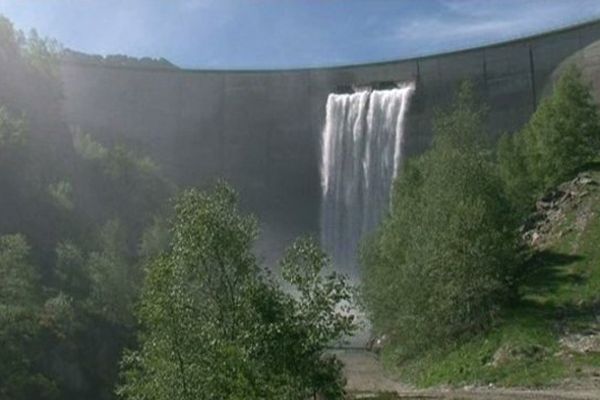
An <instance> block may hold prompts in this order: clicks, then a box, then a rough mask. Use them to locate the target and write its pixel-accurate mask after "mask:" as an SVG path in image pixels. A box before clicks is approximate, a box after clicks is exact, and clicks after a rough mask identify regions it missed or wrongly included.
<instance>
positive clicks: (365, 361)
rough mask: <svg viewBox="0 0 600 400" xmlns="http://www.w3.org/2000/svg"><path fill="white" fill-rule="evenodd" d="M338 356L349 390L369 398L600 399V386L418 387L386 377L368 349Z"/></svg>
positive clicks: (339, 352)
mask: <svg viewBox="0 0 600 400" xmlns="http://www.w3.org/2000/svg"><path fill="white" fill-rule="evenodd" d="M336 355H337V356H338V357H339V358H340V360H342V362H344V365H345V374H346V379H347V380H348V384H347V386H346V388H347V390H348V392H349V393H351V394H353V395H354V397H355V398H356V399H368V398H372V397H374V396H375V394H376V393H381V392H395V393H397V394H398V396H399V398H400V399H444V400H447V399H456V400H458V399H464V400H511V399H515V400H517V399H523V400H600V389H596V388H589V389H577V390H521V389H514V390H513V389H497V388H490V389H487V388H472V389H461V390H456V389H452V390H450V389H448V390H445V389H439V390H417V389H414V388H413V387H411V386H409V385H404V384H402V383H398V382H395V381H393V380H391V379H390V378H388V377H387V376H386V373H385V371H384V370H383V367H382V366H381V364H380V363H379V361H378V360H377V357H376V356H375V355H374V354H373V353H370V352H367V351H364V350H341V351H337V352H336Z"/></svg>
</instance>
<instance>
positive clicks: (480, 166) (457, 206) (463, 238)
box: [362, 84, 515, 355]
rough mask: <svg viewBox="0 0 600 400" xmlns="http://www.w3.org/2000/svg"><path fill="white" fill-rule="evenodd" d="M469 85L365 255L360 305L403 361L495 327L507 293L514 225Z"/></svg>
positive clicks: (400, 188)
mask: <svg viewBox="0 0 600 400" xmlns="http://www.w3.org/2000/svg"><path fill="white" fill-rule="evenodd" d="M482 120H483V118H482V111H480V110H478V109H477V108H476V107H475V103H474V100H473V95H472V89H471V86H470V85H469V84H464V85H463V86H462V88H461V91H460V93H459V96H458V99H457V101H456V104H455V105H454V106H453V108H452V109H450V110H449V111H448V112H446V113H442V114H440V115H438V117H437V119H436V122H435V127H434V129H435V139H434V143H433V147H432V149H431V150H430V151H428V152H427V153H425V154H424V155H423V156H421V157H419V158H418V159H415V160H410V161H409V162H408V164H407V165H406V166H405V167H404V169H403V171H402V172H401V174H400V176H399V178H398V181H397V182H396V183H395V187H394V193H393V201H392V210H391V213H390V215H389V216H388V217H387V218H386V220H385V221H384V223H383V225H382V227H381V228H380V229H379V231H378V232H377V233H376V235H375V237H373V238H372V239H371V240H370V241H369V242H368V243H367V244H366V245H365V247H364V249H363V253H362V262H363V265H364V267H365V273H364V288H363V294H364V300H365V303H366V306H367V311H368V313H369V315H370V317H371V320H372V321H373V324H374V327H375V330H376V331H379V332H380V333H385V334H387V335H388V336H391V338H392V339H393V340H395V341H397V342H398V343H399V344H400V345H401V348H402V349H403V351H404V352H405V354H406V355H414V354H417V353H419V352H421V351H424V350H427V349H429V348H430V347H434V346H444V345H447V344H449V343H452V342H454V341H457V340H459V339H460V338H462V337H464V336H465V335H468V334H472V333H474V332H478V331H481V330H483V329H485V328H486V327H488V326H489V324H490V322H491V321H492V319H493V316H494V314H495V312H496V310H497V309H498V306H499V304H500V303H501V302H502V301H503V299H504V298H505V297H506V294H507V292H509V290H510V287H511V281H512V275H513V266H514V260H513V254H514V243H515V234H514V232H515V229H514V227H515V221H514V219H513V218H512V217H511V212H510V210H511V209H510V205H509V202H508V200H507V199H506V196H505V195H504V192H503V191H502V185H501V184H500V181H499V178H498V177H497V176H496V174H495V169H494V166H493V163H492V162H491V160H490V157H489V151H487V149H486V147H485V143H484V138H485V137H486V135H485V132H484V129H483V122H482Z"/></svg>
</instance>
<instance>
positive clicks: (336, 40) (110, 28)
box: [0, 0, 600, 69]
mask: <svg viewBox="0 0 600 400" xmlns="http://www.w3.org/2000/svg"><path fill="white" fill-rule="evenodd" d="M0 13H1V14H4V15H5V16H7V17H9V18H10V19H11V20H12V21H13V22H14V23H15V25H16V27H17V28H19V29H24V30H29V29H31V28H36V29H37V30H38V32H40V33H41V34H42V35H44V36H50V37H53V38H55V39H57V40H59V41H60V42H61V43H62V44H63V45H64V46H65V47H68V48H72V49H75V50H79V51H84V52H88V53H95V54H103V55H105V54H127V55H131V56H137V57H141V56H149V57H165V58H167V59H169V60H170V61H171V62H173V63H175V64H177V65H179V66H182V67H188V68H218V69H240V68H295V67H310V66H322V65H340V64H356V63H364V62H374V61H384V60H392V59H398V58H405V57H412V56H417V55H424V54H431V53H435V52H440V51H449V50H454V49H461V48H466V47H471V46H476V45H481V44H484V43H490V42H498V41H503V40H507V39H511V38H514V37H519V36H523V35H528V34H532V33H537V32H542V31H544V30H547V29H551V28H555V27H558V26H565V25H569V24H572V23H575V22H580V21H582V20H588V19H591V18H594V17H597V18H600V1H599V0H0Z"/></svg>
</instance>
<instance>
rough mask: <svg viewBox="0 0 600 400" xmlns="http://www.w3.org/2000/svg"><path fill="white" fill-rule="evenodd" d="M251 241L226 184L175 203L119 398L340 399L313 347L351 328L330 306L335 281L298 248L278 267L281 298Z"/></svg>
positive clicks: (336, 370) (248, 222) (314, 254)
mask: <svg viewBox="0 0 600 400" xmlns="http://www.w3.org/2000/svg"><path fill="white" fill-rule="evenodd" d="M256 236H257V224H256V221H255V219H254V218H253V217H250V216H244V215H241V214H240V213H239V212H238V210H237V199H236V195H235V193H234V192H233V191H232V190H231V189H230V188H229V187H227V186H223V185H221V186H219V187H217V189H216V190H215V191H214V192H212V193H202V192H198V191H196V190H190V191H186V192H185V193H184V194H183V195H182V196H181V198H180V199H179V201H178V202H177V205H176V216H175V221H174V225H173V228H172V240H171V243H170V246H169V250H168V251H167V252H165V253H163V254H162V255H161V256H159V257H158V258H156V259H155V260H154V261H153V262H152V263H151V264H150V265H149V267H148V275H147V278H146V281H145V284H144V287H143V290H142V299H141V304H140V307H139V314H138V316H139V322H140V324H141V326H142V329H141V334H140V343H141V345H140V349H139V350H137V351H132V352H129V353H128V354H127V355H126V357H125V358H124V361H123V377H124V384H123V385H122V386H121V387H120V388H119V393H120V395H121V396H122V397H123V398H127V399H142V398H143V399H155V400H162V399H165V400H166V399H169V400H171V399H174V400H177V399H182V400H188V399H194V400H197V399H216V398H218V399H240V400H241V399H265V398H268V399H298V400H300V399H302V400H304V399H306V398H307V397H308V396H309V395H313V394H314V393H315V392H317V391H318V392H322V393H325V391H326V389H327V390H328V392H327V394H329V395H330V396H331V397H332V398H340V396H341V394H342V393H343V381H342V379H341V369H340V364H339V362H337V361H336V360H335V359H331V358H327V357H324V354H323V350H324V348H325V346H326V345H327V344H328V343H330V342H331V341H333V340H336V339H339V338H340V337H341V336H342V335H344V334H347V333H349V332H350V331H351V330H352V328H353V323H352V317H351V316H350V315H349V314H346V313H343V310H342V309H341V308H340V307H341V306H342V305H343V304H347V303H348V301H349V300H350V292H349V288H348V286H347V284H346V282H345V280H344V279H342V278H341V277H339V276H337V275H327V276H325V275H324V274H323V273H322V269H323V268H324V267H325V264H326V260H327V259H326V257H325V256H324V255H323V253H322V252H321V251H320V250H319V249H318V247H316V245H315V244H314V243H312V242H310V241H301V242H298V243H297V244H296V245H295V246H294V247H293V248H292V249H290V251H289V252H288V254H287V256H286V258H285V259H284V260H283V261H282V267H283V269H284V271H285V273H284V277H285V278H287V279H288V280H289V285H290V286H291V287H292V289H295V291H296V295H295V296H294V295H292V294H291V293H286V292H284V291H283V290H281V289H280V288H279V287H278V286H277V285H276V284H275V283H274V281H273V280H272V279H271V278H269V277H268V276H267V275H266V273H265V272H263V271H262V269H261V268H260V267H259V266H258V264H257V262H256V258H255V256H254V255H253V254H252V250H251V249H252V245H253V242H254V240H255V238H256Z"/></svg>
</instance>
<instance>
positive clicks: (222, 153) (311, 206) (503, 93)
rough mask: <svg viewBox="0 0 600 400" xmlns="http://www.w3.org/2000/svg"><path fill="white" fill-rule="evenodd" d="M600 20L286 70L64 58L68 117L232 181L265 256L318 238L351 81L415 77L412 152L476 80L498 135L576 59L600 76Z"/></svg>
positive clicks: (206, 179) (197, 172) (188, 177)
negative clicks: (329, 163)
mask: <svg viewBox="0 0 600 400" xmlns="http://www.w3.org/2000/svg"><path fill="white" fill-rule="evenodd" d="M598 40H600V21H598V22H593V23H586V24H584V25H579V26H576V27H572V28H568V29H563V30H560V31H555V32H550V33H548V34H544V35H539V36H535V37H530V38H525V39H520V40H516V41H512V42H507V43H503V44H498V45H493V46H488V47H482V48H476V49H471V50H466V51H460V52H454V53H448V54H442V55H436V56H430V57H423V58H415V59H408V60H400V61H394V62H386V63H379V64H370V65H358V66H348V67H333V68H318V69H300V70H287V71H196V70H178V69H164V70H161V69H144V68H134V67H108V66H101V65H89V64H76V63H65V64H64V65H63V66H62V78H63V82H64V90H65V98H64V112H65V115H66V118H67V120H68V121H69V123H71V124H73V125H77V126H79V127H81V128H82V129H83V130H85V131H88V132H90V133H92V134H93V135H94V136H95V137H96V138H97V139H98V140H100V141H102V142H105V143H106V142H114V141H122V142H124V143H126V144H128V145H130V146H132V147H133V148H135V149H139V150H140V151H143V152H145V153H147V154H149V155H151V156H152V157H153V158H154V159H155V160H156V161H157V162H158V163H160V165H161V166H162V167H163V170H164V171H165V174H166V175H167V176H169V177H171V178H173V179H174V180H175V181H176V182H178V183H179V184H181V185H195V186H200V187H206V186H207V185H210V184H211V183H213V182H214V181H215V180H216V179H219V178H224V179H226V180H227V181H229V182H230V183H231V184H233V185H234V186H235V188H236V189H237V190H238V191H239V192H240V195H241V200H242V205H243V207H244V209H245V210H247V211H251V212H253V213H255V214H256V215H257V216H258V217H259V219H260V221H261V224H262V225H261V227H262V238H261V241H260V243H259V250H260V252H261V254H262V255H263V256H264V257H265V258H266V259H267V261H269V262H270V261H273V260H274V259H275V258H276V257H278V256H279V255H280V254H281V252H282V250H283V248H285V247H286V246H287V245H288V244H289V243H290V242H291V240H292V239H293V238H294V237H296V236H299V235H303V234H313V235H315V236H317V237H318V235H319V219H320V210H321V207H320V204H321V187H320V177H319V165H320V157H321V155H320V154H321V145H320V141H321V140H320V137H321V132H322V129H323V124H324V119H325V105H326V102H327V97H328V95H329V94H330V93H332V92H340V91H347V90H348V88H350V87H352V86H353V85H359V86H362V85H370V86H375V87H377V86H378V85H386V84H389V83H390V82H408V81H411V82H414V83H415V85H416V89H415V91H414V95H413V96H412V98H411V103H410V108H409V112H408V115H407V118H406V122H405V123H406V133H405V135H404V144H403V153H404V154H405V155H411V154H417V153H419V152H422V151H423V150H424V149H426V148H427V146H428V145H429V143H430V141H431V121H432V117H433V115H434V112H435V110H436V109H438V108H440V107H443V106H444V105H446V104H448V102H449V101H450V100H451V99H452V96H453V95H454V93H455V91H456V88H457V86H458V84H459V82H460V81H462V80H464V79H470V80H471V81H473V82H474V83H475V85H476V88H477V90H478V91H479V95H480V96H481V98H482V100H483V101H484V102H485V103H487V105H488V106H489V110H490V112H489V124H490V129H491V131H492V132H493V133H494V134H498V133H501V132H505V131H514V130H516V129H518V128H520V127H521V126H522V125H523V124H524V123H525V122H526V121H527V119H528V118H529V116H530V115H531V113H532V112H533V110H534V109H535V107H536V105H537V104H538V102H539V101H540V97H541V95H542V93H543V92H544V88H545V87H546V85H547V82H548V81H549V80H550V78H551V76H552V74H553V72H554V71H555V69H556V68H557V67H558V66H559V65H560V64H561V62H563V60H565V59H567V58H568V57H573V56H574V55H575V57H576V58H577V59H578V60H579V61H582V62H583V65H584V66H585V68H587V69H588V71H587V72H588V75H589V74H591V75H592V76H594V74H595V76H600V57H596V56H592V55H588V54H587V53H586V52H585V51H582V50H583V49H585V48H586V47H587V46H588V45H590V44H592V43H594V42H596V41H598Z"/></svg>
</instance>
